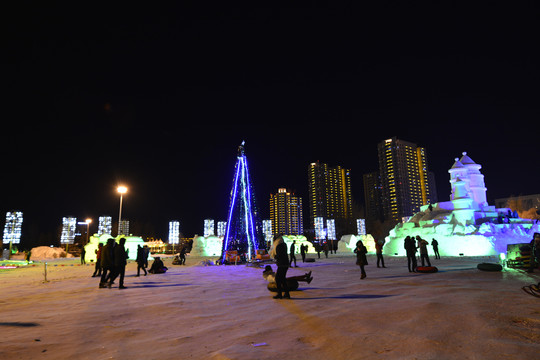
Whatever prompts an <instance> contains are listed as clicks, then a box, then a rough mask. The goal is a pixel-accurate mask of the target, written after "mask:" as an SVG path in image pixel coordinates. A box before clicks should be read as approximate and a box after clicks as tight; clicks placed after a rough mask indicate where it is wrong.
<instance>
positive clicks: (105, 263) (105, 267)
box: [99, 238, 116, 288]
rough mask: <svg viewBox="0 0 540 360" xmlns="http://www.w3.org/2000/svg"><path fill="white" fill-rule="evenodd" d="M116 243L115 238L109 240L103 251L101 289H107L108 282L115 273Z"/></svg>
mask: <svg viewBox="0 0 540 360" xmlns="http://www.w3.org/2000/svg"><path fill="white" fill-rule="evenodd" d="M115 244H116V242H115V241H114V239H113V238H109V239H107V244H105V246H104V247H103V248H102V249H101V270H102V272H101V279H100V282H99V287H100V288H104V287H107V280H108V279H109V278H110V277H111V275H112V273H113V272H114V245H115Z"/></svg>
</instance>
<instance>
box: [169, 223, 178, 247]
mask: <svg viewBox="0 0 540 360" xmlns="http://www.w3.org/2000/svg"><path fill="white" fill-rule="evenodd" d="M179 243H180V221H170V222H169V244H179Z"/></svg>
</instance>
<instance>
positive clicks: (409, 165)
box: [378, 137, 437, 221]
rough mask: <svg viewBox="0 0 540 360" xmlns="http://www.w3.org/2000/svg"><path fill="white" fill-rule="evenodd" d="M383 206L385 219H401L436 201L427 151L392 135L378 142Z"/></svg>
mask: <svg viewBox="0 0 540 360" xmlns="http://www.w3.org/2000/svg"><path fill="white" fill-rule="evenodd" d="M378 153H379V172H380V180H381V187H382V188H381V195H382V207H383V211H384V216H385V218H386V219H387V220H388V219H392V220H394V221H401V219H402V218H403V217H407V216H412V215H413V214H414V213H415V212H418V211H419V210H420V206H422V205H426V204H433V203H435V202H437V195H436V189H435V181H434V178H433V174H432V173H430V172H429V171H428V165H427V157H426V150H425V149H424V148H422V147H418V146H417V145H416V144H413V143H411V142H408V141H404V140H399V139H397V138H395V137H393V138H391V139H387V140H385V141H382V142H380V143H379V144H378Z"/></svg>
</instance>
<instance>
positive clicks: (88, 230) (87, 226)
mask: <svg viewBox="0 0 540 360" xmlns="http://www.w3.org/2000/svg"><path fill="white" fill-rule="evenodd" d="M85 222H86V243H87V244H88V242H89V241H90V223H91V222H92V219H86V220H85Z"/></svg>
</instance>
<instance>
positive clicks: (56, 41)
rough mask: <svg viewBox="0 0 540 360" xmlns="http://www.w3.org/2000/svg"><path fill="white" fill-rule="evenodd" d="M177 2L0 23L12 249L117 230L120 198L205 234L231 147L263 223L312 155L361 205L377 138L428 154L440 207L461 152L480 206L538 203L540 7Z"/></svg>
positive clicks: (126, 214) (160, 223)
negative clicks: (72, 220) (64, 230)
mask: <svg viewBox="0 0 540 360" xmlns="http://www.w3.org/2000/svg"><path fill="white" fill-rule="evenodd" d="M180 3H182V5H156V4H154V3H152V4H151V5H149V4H147V5H146V6H144V7H138V8H135V7H133V6H134V5H133V3H126V4H124V5H123V6H119V5H110V4H107V5H103V4H101V5H95V4H94V3H89V4H90V5H88V7H87V8H82V7H81V5H80V4H79V3H73V4H74V5H62V6H54V5H51V4H49V3H39V5H34V6H31V7H30V6H23V5H20V4H19V5H15V7H11V8H4V11H3V20H2V23H3V24H2V34H3V41H2V50H3V51H2V53H3V55H2V57H1V58H2V80H1V84H2V88H3V95H2V107H1V111H2V130H1V132H0V141H1V143H0V146H1V149H2V161H3V166H2V172H1V174H2V184H3V186H2V189H1V190H0V211H1V212H2V214H5V212H6V211H11V210H21V211H23V212H24V216H25V222H24V224H23V231H24V232H23V236H27V239H29V237H31V236H32V237H36V236H38V234H41V235H40V236H41V238H42V239H43V238H46V237H47V236H49V237H50V236H53V237H55V236H56V230H57V227H58V226H59V225H60V224H61V221H62V217H63V216H68V215H73V216H76V217H78V218H79V219H84V218H86V217H91V218H93V219H94V221H95V222H94V224H97V217H98V216H100V215H110V216H113V218H114V219H116V218H117V216H118V203H119V196H118V194H117V193H116V191H115V189H116V186H117V185H118V184H120V183H122V184H125V185H126V186H128V187H129V193H128V194H127V195H126V196H125V197H124V207H123V218H126V219H129V220H131V221H135V222H138V223H140V224H145V226H146V227H147V228H148V229H151V230H149V232H152V233H154V234H156V235H158V236H162V237H163V238H166V237H167V231H168V222H169V221H170V220H180V221H181V227H182V231H183V233H184V236H190V237H191V236H193V235H194V234H196V233H199V234H201V233H202V231H203V220H204V219H205V218H214V219H216V220H224V219H225V217H226V212H227V207H228V202H229V192H230V188H231V185H232V176H233V170H234V164H235V161H236V150H237V147H238V145H239V144H240V143H241V142H242V141H243V140H245V141H246V154H247V156H248V161H249V164H250V167H251V177H252V180H253V183H254V187H255V192H256V197H257V201H258V204H259V207H260V209H261V213H262V215H263V217H265V216H268V198H269V194H270V193H271V192H275V191H276V190H277V188H278V187H287V188H290V189H293V190H295V191H296V193H297V194H298V195H300V196H303V197H304V198H306V197H307V183H308V178H307V168H308V164H309V163H310V162H313V161H317V160H320V161H321V162H326V163H328V164H329V165H332V166H334V165H342V166H345V167H348V168H350V169H351V171H352V191H353V197H354V199H355V202H356V203H358V204H359V205H360V206H363V184H362V175H363V174H364V173H367V172H371V171H374V170H377V166H378V162H377V147H376V145H377V143H379V142H380V141H383V140H384V139H387V138H390V137H393V136H397V137H398V138H400V139H403V140H407V141H411V142H414V143H417V144H418V145H420V146H423V147H425V148H426V149H427V156H428V162H429V167H430V170H431V171H433V172H435V175H436V181H437V187H438V196H439V200H443V201H444V200H447V199H448V196H449V193H450V186H449V183H448V179H449V178H448V173H447V170H448V168H449V167H450V166H451V165H452V164H453V162H454V158H455V157H460V156H461V152H462V151H467V152H468V154H469V156H470V157H471V158H472V159H473V160H474V161H476V162H477V163H479V164H482V166H483V168H482V170H481V171H482V173H483V174H484V175H485V182H486V186H487V188H488V191H487V195H488V201H489V202H490V203H492V204H493V203H494V200H495V199H496V198H501V197H508V196H510V195H516V196H517V195H520V194H523V195H528V194H537V193H540V190H539V189H538V176H539V169H538V168H539V163H540V161H539V144H538V134H539V131H538V130H539V128H540V126H539V125H538V121H539V120H540V116H539V115H540V103H539V99H540V97H539V95H540V94H539V86H540V76H539V63H540V58H539V46H538V35H539V34H540V31H539V30H540V29H539V24H540V21H539V20H540V19H539V8H538V5H537V3H535V2H533V1H530V2H526V1H523V2H504V3H503V2H501V3H498V2H486V3H485V4H477V5H475V6H474V7H473V6H470V5H469V4H466V5H462V6H454V5H441V4H438V5H431V4H430V5H425V4H423V5H420V4H417V5H415V4H409V3H407V4H400V3H386V2H377V3H378V4H380V5H378V6H377V7H376V8H375V7H356V6H355V5H343V7H329V8H328V7H291V8H279V9H278V8H271V7H267V8H236V7H229V6H225V5H222V6H220V7H215V8H212V7H207V8H206V9H201V8H198V7H195V6H188V5H185V4H186V3H185V2H180ZM345 4H346V3H345ZM306 200H307V199H306ZM304 212H305V215H306V216H307V212H308V209H307V204H306V206H305V209H304ZM1 216H2V217H3V216H4V215H1ZM2 225H3V221H2ZM25 234H26V235H25ZM43 234H48V235H43ZM51 234H52V235H51ZM142 235H146V234H142ZM24 241H25V238H24V237H23V242H24Z"/></svg>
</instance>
